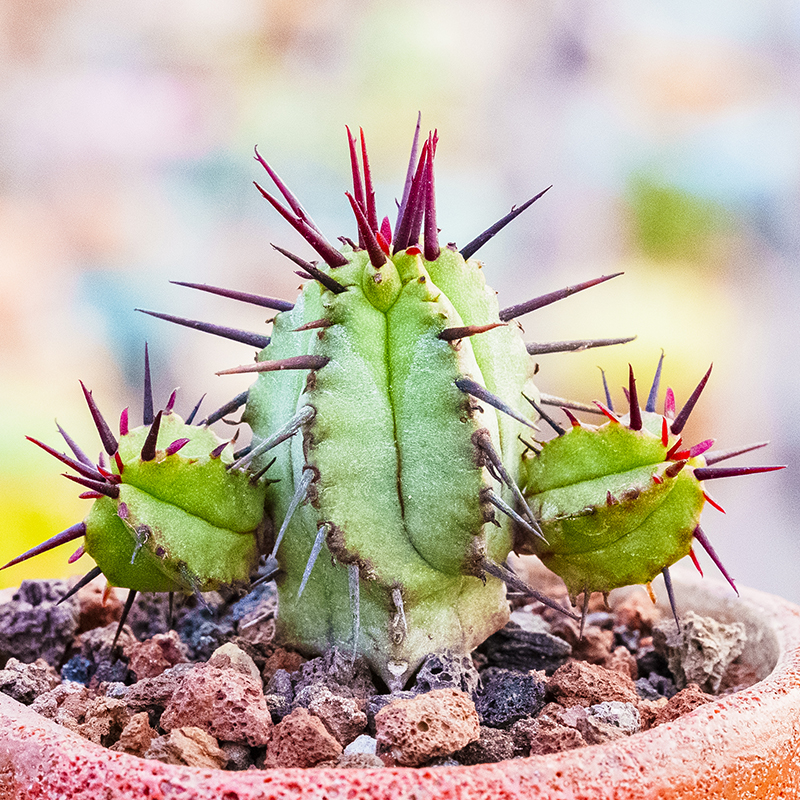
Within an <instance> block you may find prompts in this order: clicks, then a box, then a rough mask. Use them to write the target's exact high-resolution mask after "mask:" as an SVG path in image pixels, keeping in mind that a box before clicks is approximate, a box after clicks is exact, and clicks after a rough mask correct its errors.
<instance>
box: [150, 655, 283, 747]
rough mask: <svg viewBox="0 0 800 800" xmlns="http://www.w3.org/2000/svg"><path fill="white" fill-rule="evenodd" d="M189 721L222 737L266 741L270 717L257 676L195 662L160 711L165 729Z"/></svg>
mask: <svg viewBox="0 0 800 800" xmlns="http://www.w3.org/2000/svg"><path fill="white" fill-rule="evenodd" d="M189 723H191V724H192V726H193V727H199V728H202V729H203V730H205V731H207V732H208V733H210V734H211V735H212V736H215V737H216V738H218V739H220V740H222V741H226V742H236V743H239V744H248V745H250V746H251V747H261V746H263V745H265V744H266V743H267V741H268V740H269V735H270V730H271V728H272V718H271V716H270V713H269V709H268V708H267V703H266V701H265V700H264V693H263V691H262V688H261V681H260V679H259V680H258V681H256V680H254V679H253V678H251V677H249V676H247V675H244V674H242V673H241V672H237V671H236V670H233V669H220V668H219V667H213V666H210V665H209V664H199V665H196V666H195V667H194V668H193V669H191V670H189V671H188V672H187V673H186V674H185V675H184V676H183V680H182V681H181V683H180V685H179V686H178V688H177V689H176V690H175V691H174V692H173V694H172V697H171V698H170V701H169V704H168V705H167V707H166V708H165V709H164V713H163V714H162V715H161V727H162V728H164V730H171V729H173V728H182V727H184V726H187V725H189Z"/></svg>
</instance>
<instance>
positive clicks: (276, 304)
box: [170, 281, 294, 311]
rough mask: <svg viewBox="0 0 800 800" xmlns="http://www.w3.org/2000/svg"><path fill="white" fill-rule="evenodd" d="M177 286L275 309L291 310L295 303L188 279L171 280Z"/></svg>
mask: <svg viewBox="0 0 800 800" xmlns="http://www.w3.org/2000/svg"><path fill="white" fill-rule="evenodd" d="M170 283H173V284H175V286H186V287H187V288H189V289H199V290H200V291H201V292H209V293H210V294H216V295H219V296H220V297H227V298H229V299H230V300H239V301H240V302H242V303H249V304H250V305H254V306H260V307H261V308H271V309H272V310H273V311H291V310H292V309H293V308H294V303H290V302H289V301H288V300H279V299H278V298H276V297H265V296H264V295H260V294H250V292H238V291H236V290H234V289H223V288H220V287H219V286H209V285H208V284H206V283H187V282H186V281H170Z"/></svg>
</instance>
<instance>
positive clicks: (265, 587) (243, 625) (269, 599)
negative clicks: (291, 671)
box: [230, 581, 296, 669]
mask: <svg viewBox="0 0 800 800" xmlns="http://www.w3.org/2000/svg"><path fill="white" fill-rule="evenodd" d="M277 610H278V590H277V588H276V587H275V583H274V582H273V581H268V582H266V583H261V584H259V585H258V586H256V588H255V589H253V590H252V591H251V592H248V593H247V594H246V595H245V596H244V597H243V598H242V599H241V600H238V601H237V602H236V603H234V604H233V607H232V608H231V610H230V616H231V619H232V620H233V621H234V622H235V623H236V630H237V631H238V633H239V635H240V636H241V637H242V638H244V639H247V640H248V641H250V642H255V643H259V644H267V643H269V642H271V641H272V640H273V639H274V638H275V616H276V613H277ZM295 669H296V667H295Z"/></svg>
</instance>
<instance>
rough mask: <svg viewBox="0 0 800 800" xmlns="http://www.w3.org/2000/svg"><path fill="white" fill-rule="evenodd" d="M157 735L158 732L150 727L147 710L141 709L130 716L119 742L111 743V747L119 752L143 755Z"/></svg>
mask: <svg viewBox="0 0 800 800" xmlns="http://www.w3.org/2000/svg"><path fill="white" fill-rule="evenodd" d="M157 736H158V733H157V732H156V731H155V730H153V728H151V727H150V722H149V719H148V716H147V712H145V711H140V712H139V713H138V714H134V715H133V716H132V717H131V718H130V720H129V721H128V724H127V725H126V726H125V727H124V728H123V729H122V733H120V736H119V739H118V740H117V742H116V743H114V744H113V745H111V749H112V750H116V751H117V752H118V753H130V754H131V755H134V756H142V755H144V754H145V753H146V752H147V749H148V748H149V747H150V743H151V742H152V741H153V739H155V738H156V737H157Z"/></svg>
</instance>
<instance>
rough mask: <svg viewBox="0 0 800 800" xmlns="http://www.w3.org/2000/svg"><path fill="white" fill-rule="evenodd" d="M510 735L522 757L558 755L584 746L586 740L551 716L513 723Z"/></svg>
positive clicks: (573, 729)
mask: <svg viewBox="0 0 800 800" xmlns="http://www.w3.org/2000/svg"><path fill="white" fill-rule="evenodd" d="M510 733H511V735H512V737H513V739H514V744H515V746H516V748H517V750H518V751H520V752H521V754H522V755H524V756H538V755H546V754H547V753H560V752H562V751H563V750H574V749H575V748H576V747H584V746H585V745H586V740H585V739H584V738H583V736H581V734H580V732H579V731H578V730H576V729H575V728H573V727H570V726H568V725H564V724H562V723H560V722H558V721H557V720H555V719H554V718H553V717H551V716H539V717H537V718H536V719H522V720H520V721H519V722H516V723H514V725H513V726H512V728H511V731H510Z"/></svg>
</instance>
